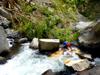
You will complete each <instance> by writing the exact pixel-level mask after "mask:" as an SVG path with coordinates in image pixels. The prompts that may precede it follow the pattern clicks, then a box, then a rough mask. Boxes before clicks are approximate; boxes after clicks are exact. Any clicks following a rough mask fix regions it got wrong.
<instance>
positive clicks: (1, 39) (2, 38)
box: [0, 26, 9, 53]
mask: <svg viewBox="0 0 100 75" xmlns="http://www.w3.org/2000/svg"><path fill="white" fill-rule="evenodd" d="M3 51H9V44H8V41H7V38H6V33H5V31H4V29H3V27H1V26H0V53H1V52H3Z"/></svg>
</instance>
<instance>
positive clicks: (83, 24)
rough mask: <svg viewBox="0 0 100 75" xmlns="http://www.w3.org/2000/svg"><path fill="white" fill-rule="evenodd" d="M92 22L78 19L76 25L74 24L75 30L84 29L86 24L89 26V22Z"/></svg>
mask: <svg viewBox="0 0 100 75" xmlns="http://www.w3.org/2000/svg"><path fill="white" fill-rule="evenodd" d="M92 23H93V21H90V22H86V21H80V22H78V23H77V24H76V25H75V28H74V29H75V30H79V31H82V30H84V29H85V28H87V27H88V26H90V25H91V24H92Z"/></svg>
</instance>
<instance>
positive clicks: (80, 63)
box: [65, 59, 90, 71]
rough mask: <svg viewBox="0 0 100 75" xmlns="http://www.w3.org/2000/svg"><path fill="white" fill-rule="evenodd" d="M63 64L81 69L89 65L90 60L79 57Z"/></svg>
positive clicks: (77, 69)
mask: <svg viewBox="0 0 100 75" xmlns="http://www.w3.org/2000/svg"><path fill="white" fill-rule="evenodd" d="M65 65H66V66H70V67H72V68H73V69H74V70H75V71H83V70H85V69H87V68H89V67H90V62H89V61H88V60H87V59H80V60H75V61H71V62H69V63H67V64H65Z"/></svg>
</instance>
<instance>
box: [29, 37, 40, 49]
mask: <svg viewBox="0 0 100 75" xmlns="http://www.w3.org/2000/svg"><path fill="white" fill-rule="evenodd" d="M30 48H35V49H37V48H39V39H38V38H33V40H32V42H31V44H30Z"/></svg>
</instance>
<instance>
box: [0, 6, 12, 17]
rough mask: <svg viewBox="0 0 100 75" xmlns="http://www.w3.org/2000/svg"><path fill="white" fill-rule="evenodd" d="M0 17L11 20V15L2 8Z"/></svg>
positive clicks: (0, 8)
mask: <svg viewBox="0 0 100 75" xmlns="http://www.w3.org/2000/svg"><path fill="white" fill-rule="evenodd" d="M0 15H2V16H3V17H5V18H7V19H11V14H10V13H8V12H7V11H6V10H5V9H4V8H3V7H0Z"/></svg>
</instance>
